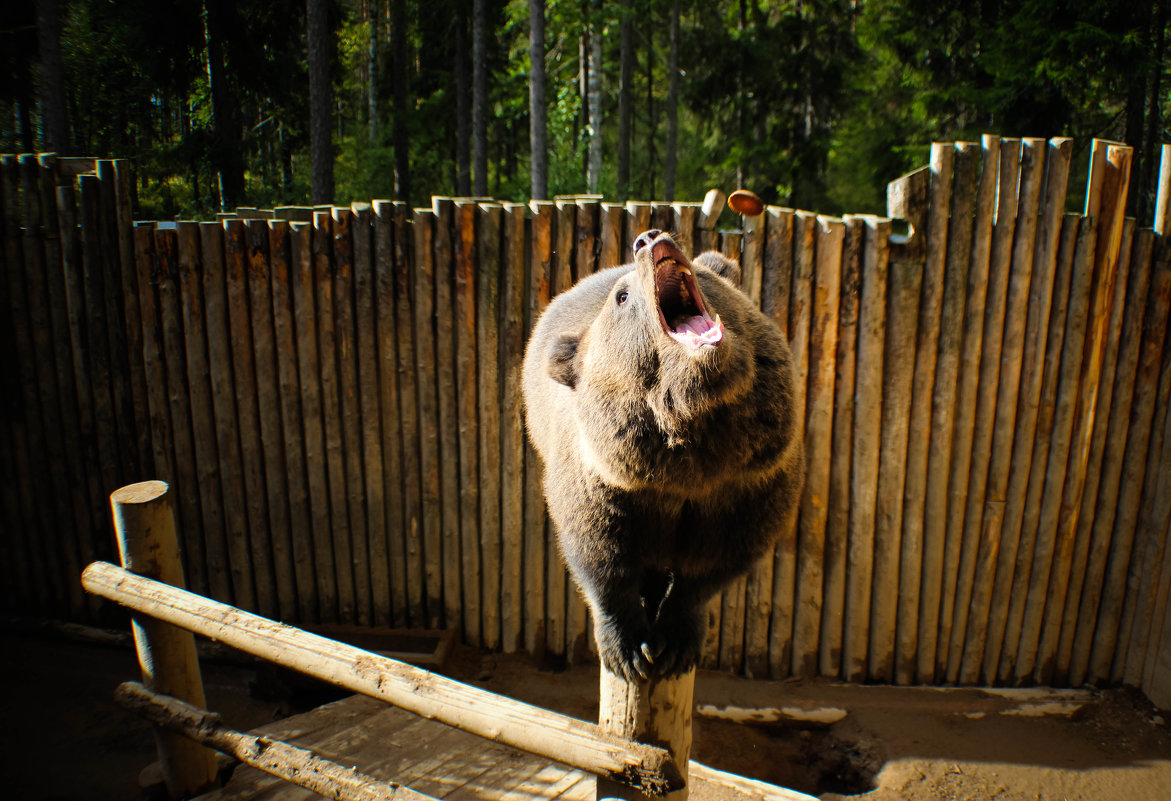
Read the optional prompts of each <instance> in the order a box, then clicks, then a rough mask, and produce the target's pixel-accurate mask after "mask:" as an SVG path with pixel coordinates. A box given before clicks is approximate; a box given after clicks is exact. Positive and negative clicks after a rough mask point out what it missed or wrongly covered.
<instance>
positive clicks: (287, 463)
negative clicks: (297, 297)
mask: <svg viewBox="0 0 1171 801" xmlns="http://www.w3.org/2000/svg"><path fill="white" fill-rule="evenodd" d="M267 228H268V253H269V285H270V291H271V294H272V317H273V319H272V322H273V337H274V338H273V351H274V353H275V354H276V376H275V386H274V387H272V388H271V389H272V390H273V391H275V392H276V394H277V396H278V400H277V402H276V403H274V404H273V405H274V407H276V410H278V411H279V412H280V420H281V422H282V425H281V441H280V443H279V448H278V449H279V451H280V452H281V454H280V455H281V460H280V461H281V463H282V464H283V466H284V474H285V487H284V488H285V495H286V499H287V504H288V519H289V524H288V525H289V538H290V541H291V555H292V560H293V576H292V578H293V581H294V586H295V587H296V599H297V602H296V609H297V619H299V620H304V621H310V620H316V619H317V614H318V611H317V610H318V602H317V585H316V580H317V579H316V575H315V570H314V564H313V562H314V548H313V546H314V543H313V527H312V526H313V524H312V520H311V518H310V513H309V490H308V481H307V479H306V475H305V472H306V471H305V451H304V435H303V429H302V420H301V390H300V386H299V383H298V378H297V342H296V331H295V328H296V325H295V323H294V319H295V318H294V317H293V295H292V281H293V278H292V276H293V272H294V271H295V270H296V265H295V264H294V263H293V258H294V252H293V240H294V239H295V238H297V236H298V234H297V233H296V232H295V231H293V229H292V227H291V226H290V225H289V223H288V222H287V221H284V220H273V221H270V222H269V224H268V226H267ZM297 255H298V256H299V255H300V254H299V253H298V254H297Z"/></svg>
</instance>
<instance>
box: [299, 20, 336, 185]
mask: <svg viewBox="0 0 1171 801" xmlns="http://www.w3.org/2000/svg"><path fill="white" fill-rule="evenodd" d="M305 10H306V14H305V16H306V20H307V26H308V31H307V36H308V42H309V139H310V151H311V161H312V180H311V184H312V189H311V202H312V203H313V205H319V204H325V203H332V202H333V113H332V108H333V91H332V85H331V82H330V62H331V61H332V55H333V54H332V46H333V37H332V36H331V35H330V29H329V11H328V6H327V4H326V0H306V9H305Z"/></svg>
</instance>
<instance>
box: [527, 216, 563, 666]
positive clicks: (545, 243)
mask: <svg viewBox="0 0 1171 801" xmlns="http://www.w3.org/2000/svg"><path fill="white" fill-rule="evenodd" d="M529 208H530V210H531V211H532V217H533V219H532V225H531V229H530V240H529V242H530V244H529V252H530V254H531V255H530V258H529V269H528V273H527V278H528V281H527V287H526V299H527V305H528V308H527V309H526V314H525V340H526V341H527V340H528V336H529V334H531V333H532V330H533V327H534V326H535V325H536V323H537V319H538V318H539V317H540V316H541V312H543V311H544V310H545V306H547V305H548V303H549V298H550V294H551V286H552V261H553V242H554V236H553V226H554V225H555V222H554V216H555V210H554V207H553V204H552V203H549V202H542V201H533V202H531V203H530V204H529ZM541 470H542V465H541V462H540V459H539V457H538V456H537V452H536V451H535V450H533V447H532V445H531V444H530V443H528V441H527V439H526V443H525V530H524V577H525V598H524V613H525V626H524V641H525V649H526V650H527V651H528V652H529V653H531V654H533V655H535V656H540V655H543V654H544V652H545V647H546V626H547V623H546V619H545V595H546V587H547V584H546V581H547V576H548V575H549V574H550V572H551V571H550V570H549V569H548V568H547V567H546V555H547V551H548V549H547V542H548V539H547V537H546V530H547V529H548V528H551V526H550V525H549V524H548V521H547V515H546V513H545V495H544V492H543V490H542V487H541ZM557 558H558V557H557V551H556V549H554V550H553V551H551V552H549V553H548V559H550V560H552V561H556V560H557Z"/></svg>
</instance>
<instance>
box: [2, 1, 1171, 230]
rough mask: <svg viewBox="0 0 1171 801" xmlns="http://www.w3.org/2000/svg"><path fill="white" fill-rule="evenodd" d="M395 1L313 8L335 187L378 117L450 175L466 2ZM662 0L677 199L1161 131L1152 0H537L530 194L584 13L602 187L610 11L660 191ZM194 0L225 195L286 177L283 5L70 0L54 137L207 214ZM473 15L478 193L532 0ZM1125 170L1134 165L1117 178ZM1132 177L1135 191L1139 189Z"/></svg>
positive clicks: (382, 145) (300, 196)
mask: <svg viewBox="0 0 1171 801" xmlns="http://www.w3.org/2000/svg"><path fill="white" fill-rule="evenodd" d="M395 1H396V0H336V2H335V4H334V5H333V7H332V24H333V27H334V31H335V34H336V52H335V59H334V63H335V73H334V78H335V80H334V95H335V100H336V102H335V104H334V111H335V115H336V117H335V120H334V123H333V130H334V137H335V139H334V151H335V157H336V161H335V176H336V179H335V182H336V200H337V202H339V203H349V202H351V201H355V200H368V199H371V198H374V197H388V198H389V197H394V195H395V192H396V186H397V184H396V175H395V169H396V158H395V155H396V154H395V150H394V142H395V141H396V140H395V136H394V133H395V131H396V130H398V129H399V128H401V130H402V131H404V132H405V136H406V142H407V146H408V149H409V154H408V155H409V158H408V162H409V168H410V183H411V185H412V186H413V187H414V189H413V192H414V195H415V196H414V197H412V198H411V200H412V202H414V203H416V204H417V205H425V204H426V203H427V197H428V196H429V195H432V194H434V195H452V194H455V193H456V171H457V167H456V165H457V162H458V148H459V147H460V145H459V142H458V141H457V136H456V123H455V120H456V108H457V105H458V100H459V99H458V97H457V84H458V83H459V81H458V76H457V64H458V63H461V59H460V58H457V56H460V55H461V53H459V52H457V50H456V48H457V42H460V43H462V44H460V45H459V46H460V47H462V48H463V53H462V54H463V55H464V56H465V58H463V59H462V63H468V64H470V61H471V56H470V54H471V25H470V22H469V17H470V14H471V9H472V2H471V0H448V2H438V3H437V2H420V0H403V2H404V3H405V17H406V19H407V23H406V28H405V29H404V34H405V38H406V42H407V47H406V51H405V52H401V53H396V52H393V50H392V47H391V24H392V19H393V14H392V13H391V12H392V10H393V5H392V3H394V2H395ZM676 2H677V3H678V7H679V10H680V12H681V23H682V26H681V27H682V30H681V41H680V51H679V69H680V74H681V77H682V81H681V83H682V95H681V98H680V104H679V108H678V120H679V130H678V149H677V153H676V164H677V177H676V190H675V197H677V198H679V199H683V200H698V199H700V198H701V197H702V196H703V194H704V193H705V192H706V190H707V189H708V188H710V187H713V186H718V187H721V188H723V189H725V190H731V189H733V188H735V187H736V186H738V185H743V186H746V187H748V188H751V189H753V190H754V191H756V192H757V193H758V194H760V195H761V196H762V197H763V198H764V199H765V200H766V201H768V202H773V203H781V204H786V205H794V206H801V207H805V208H814V209H816V210H818V211H824V212H830V213H837V212H843V211H851V212H882V211H884V209H885V187H886V183H887V182H888V181H890V180H893V179H894V178H895V177H897V176H898V175H899V174H901V173H903V172H906V171H907V170H910V169H913V168H915V167H917V166H920V165H922V164H924V163H926V161H927V154H928V148H929V145H930V143H931V142H932V141H941V140H949V139H960V138H967V139H971V138H975V137H977V136H978V135H979V134H980V133H984V132H991V133H1000V134H1004V135H1012V136H1057V135H1061V136H1074V137H1076V139H1077V144H1078V146H1079V148H1081V149H1082V151H1083V152H1084V149H1085V148H1088V146H1089V140H1090V138H1091V137H1093V136H1100V137H1107V138H1112V139H1120V140H1125V141H1127V142H1129V143H1130V144H1132V145H1134V146H1136V147H1137V148H1140V149H1141V152H1140V154H1139V156H1138V158H1140V159H1141V158H1147V159H1150V158H1153V156H1152V155H1151V154H1152V153H1153V152H1154V148H1155V147H1156V145H1157V144H1158V143H1159V142H1161V141H1162V138H1163V136H1164V125H1163V119H1162V108H1163V107H1164V106H1165V105H1166V104H1167V101H1168V97H1167V94H1168V91H1167V87H1168V85H1171V84H1169V82H1168V81H1167V80H1166V74H1165V73H1166V64H1165V54H1164V50H1165V46H1164V45H1163V39H1164V38H1165V33H1166V31H1165V25H1166V21H1167V14H1166V9H1165V8H1164V6H1163V4H1164V3H1165V2H1166V0H1154V2H1152V1H1151V0H1146V2H1140V3H1118V2H1117V0H1016V1H1015V2H1009V1H1008V0H985V2H981V3H979V4H973V3H968V2H963V0H868V1H867V2H849V1H848V0H742V2H740V3H736V4H711V3H701V2H698V0H628V2H619V1H618V0H609V2H603V3H601V4H597V5H595V4H593V3H591V2H589V1H588V0H545V16H546V58H545V70H546V92H547V106H548V108H547V113H548V146H549V189H550V192H551V193H552V194H572V193H581V192H584V191H585V189H586V181H585V161H586V151H587V147H588V131H589V128H588V121H587V119H586V116H587V111H586V108H585V102H584V98H583V92H582V80H581V77H582V76H581V72H582V69H583V66H584V65H583V64H582V59H581V58H580V53H581V52H582V48H583V47H584V48H585V49H587V50H588V44H587V43H586V41H585V39H584V38H583V37H586V36H588V35H589V31H590V30H591V27H592V29H594V30H597V31H600V35H602V37H603V47H602V49H603V65H602V70H603V73H602V85H603V109H602V120H601V136H602V143H603V169H602V173H601V175H600V182H599V183H600V190H601V191H602V192H603V193H604V194H606V195H607V197H610V198H613V197H614V192H615V191H616V186H617V165H616V154H617V151H618V141H617V137H618V131H617V128H618V125H617V119H618V83H619V60H620V36H619V35H618V32H619V24H620V21H621V19H622V16H623V15H624V14H629V15H630V17H631V19H632V20H633V21H634V25H633V29H634V39H635V42H634V52H633V55H634V79H633V84H632V86H631V87H630V93H631V94H630V96H631V99H632V102H633V105H632V109H633V126H632V128H633V130H632V133H631V147H630V152H631V163H630V194H631V197H634V198H639V199H648V200H654V199H658V198H659V197H661V194H662V191H663V169H664V166H663V165H664V163H665V158H666V157H667V154H666V152H665V150H666V141H665V139H666V119H667V102H668V86H669V83H670V81H669V78H670V76H669V75H668V74H667V71H668V47H669V43H668V22H669V19H670V14H671V10H672V7H673V5H674V4H675V3H676ZM9 6H11V7H10V8H9V7H6V9H5V11H4V12H0V37H2V39H0V42H2V43H3V44H4V47H3V48H0V50H2V56H0V58H2V61H3V65H4V74H3V77H2V79H0V149H3V150H5V151H16V150H20V149H22V142H23V140H25V139H26V138H27V137H32V139H33V141H34V145H35V143H36V140H37V137H38V131H37V130H36V125H37V115H38V110H37V108H36V105H35V103H34V102H33V101H34V99H35V96H36V95H35V79H36V71H37V61H36V50H35V37H28V36H20V35H18V33H19V32H20V31H26V32H27V30H28V28H29V26H30V25H35V14H33V13H31V5H29V4H9ZM209 7H210V8H212V9H216V10H218V12H219V13H220V14H224V15H226V16H225V19H226V23H225V25H224V26H223V28H224V31H223V34H222V36H223V40H222V42H220V44H221V46H222V48H223V58H224V63H225V68H226V70H227V74H228V76H229V77H228V79H227V81H228V84H229V86H228V89H229V90H230V96H231V97H232V98H233V103H234V108H236V109H237V113H238V116H239V120H238V122H237V123H236V124H237V125H238V128H237V129H233V130H232V131H230V132H229V134H230V136H231V137H233V139H232V141H235V142H238V143H239V146H240V148H241V149H242V153H243V159H244V167H245V171H244V179H245V192H246V197H247V203H248V204H249V205H257V206H269V205H280V204H295V203H305V202H306V201H307V200H308V195H309V187H308V184H309V141H308V130H309V125H308V81H307V77H306V76H307V71H306V63H305V62H306V53H305V30H304V28H305V19H304V8H303V6H291V7H290V6H285V5H282V4H274V3H268V2H263V1H262V0H240V2H234V3H228V2H225V0H176V1H175V2H171V3H168V4H167V5H166V11H165V13H160V12H159V10H158V6H157V4H154V3H150V2H148V0H119V2H116V3H111V2H107V0H70V1H69V2H65V3H64V8H65V18H64V23H65V24H64V32H63V50H64V53H65V70H66V82H67V86H68V94H69V97H68V108H69V114H70V117H71V130H72V136H73V143H74V148H73V149H74V152H75V153H83V154H91V155H101V156H114V157H127V158H130V159H132V160H133V161H134V163H135V166H136V168H137V172H138V175H139V186H138V199H139V204H140V208H139V210H138V211H137V213H138V214H140V215H141V216H150V217H160V218H166V217H172V216H176V215H180V216H209V215H211V214H212V213H214V212H215V211H216V210H218V207H219V200H218V193H217V187H218V178H217V170H218V169H219V167H218V166H217V165H219V164H220V162H221V160H222V152H221V148H222V144H217V143H219V142H221V141H222V137H220V138H217V130H218V129H217V125H222V123H217V120H216V119H214V115H213V111H212V92H211V85H210V83H209V77H208V76H209V63H208V60H209V56H208V49H209V35H210V34H209V31H208V28H207V26H206V25H205V22H206V19H207V12H208V9H209ZM591 15H592V19H591ZM488 22H489V25H490V28H491V31H492V35H491V36H490V37H489V48H488V53H487V67H488V74H489V88H488V109H489V117H490V119H489V126H488V129H489V133H488V154H489V176H488V186H489V189H490V192H491V193H492V194H493V195H494V196H496V197H498V198H501V199H508V200H518V201H521V200H525V199H527V192H528V188H529V179H528V168H529V161H530V154H529V131H528V127H529V107H528V103H529V96H528V81H529V75H530V72H531V65H530V64H529V42H528V24H529V5H528V0H489V3H488ZM591 23H592V26H591ZM372 31H373V35H374V48H373V58H374V61H373V70H374V76H375V80H374V84H373V86H371V84H370V81H369V77H370V69H371V61H370V59H371V52H372V51H371V33H372ZM30 41H31V42H33V43H31V44H30ZM395 65H399V66H403V67H405V72H406V76H407V86H408V91H409V96H408V103H407V108H406V111H405V114H402V115H397V114H396V110H395V106H394V102H393V99H394V84H393V76H394V74H395V73H394V70H393V69H392V68H393V67H394V66H395ZM469 72H470V67H469ZM467 85H469V86H470V75H469V76H467ZM469 91H470V90H469ZM371 92H373V101H374V108H375V117H376V119H374V120H373V121H371V120H370V119H368V116H369V113H370V112H369V109H370V100H371ZM595 122H596V121H595ZM1148 130H1152V131H1153V132H1154V135H1153V136H1152V135H1150V134H1149V133H1148ZM1079 155H1081V154H1080V153H1079ZM1144 180H1145V181H1146V182H1147V183H1148V184H1149V182H1150V180H1151V179H1150V176H1149V175H1147V176H1145V177H1144V176H1136V181H1137V182H1140V183H1141V182H1142V181H1144ZM1140 189H1141V190H1142V191H1140V192H1139V193H1138V194H1139V201H1140V202H1145V201H1146V199H1147V194H1144V193H1146V192H1147V191H1148V187H1147V186H1146V185H1144V186H1142V187H1140ZM615 199H617V198H615Z"/></svg>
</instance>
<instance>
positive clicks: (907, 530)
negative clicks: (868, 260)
mask: <svg viewBox="0 0 1171 801" xmlns="http://www.w3.org/2000/svg"><path fill="white" fill-rule="evenodd" d="M954 154H955V147H954V146H953V145H952V144H951V143H944V144H941V143H938V142H937V143H935V144H933V145H932V146H931V165H930V170H931V175H930V181H929V186H928V207H927V214H926V218H925V224H926V231H924V232H922V234H921V235H922V236H925V237H926V243H925V250H924V263H923V279H922V290H921V294H920V299H919V325H918V335H917V337H916V342H915V366H914V371H915V372H914V380H913V383H912V385H911V411H910V420H909V421H908V439H907V469H906V484H905V489H904V492H903V530H902V548H901V552H900V554H899V589H898V610H897V615H896V630H895V666H894V677H895V680H896V681H897V682H898V683H899V684H909V683H911V681H912V680H913V678H914V675H915V651H916V649H917V648H918V642H919V640H918V634H919V593H920V587H921V582H922V570H923V503H924V499H925V496H926V492H927V454H928V446H929V444H930V442H931V398H932V394H933V392H934V389H935V365H936V360H937V356H938V351H939V331H940V313H941V311H942V308H943V285H944V267H945V265H946V259H947V232H948V217H949V215H950V212H951V192H952V163H953V161H954Z"/></svg>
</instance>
